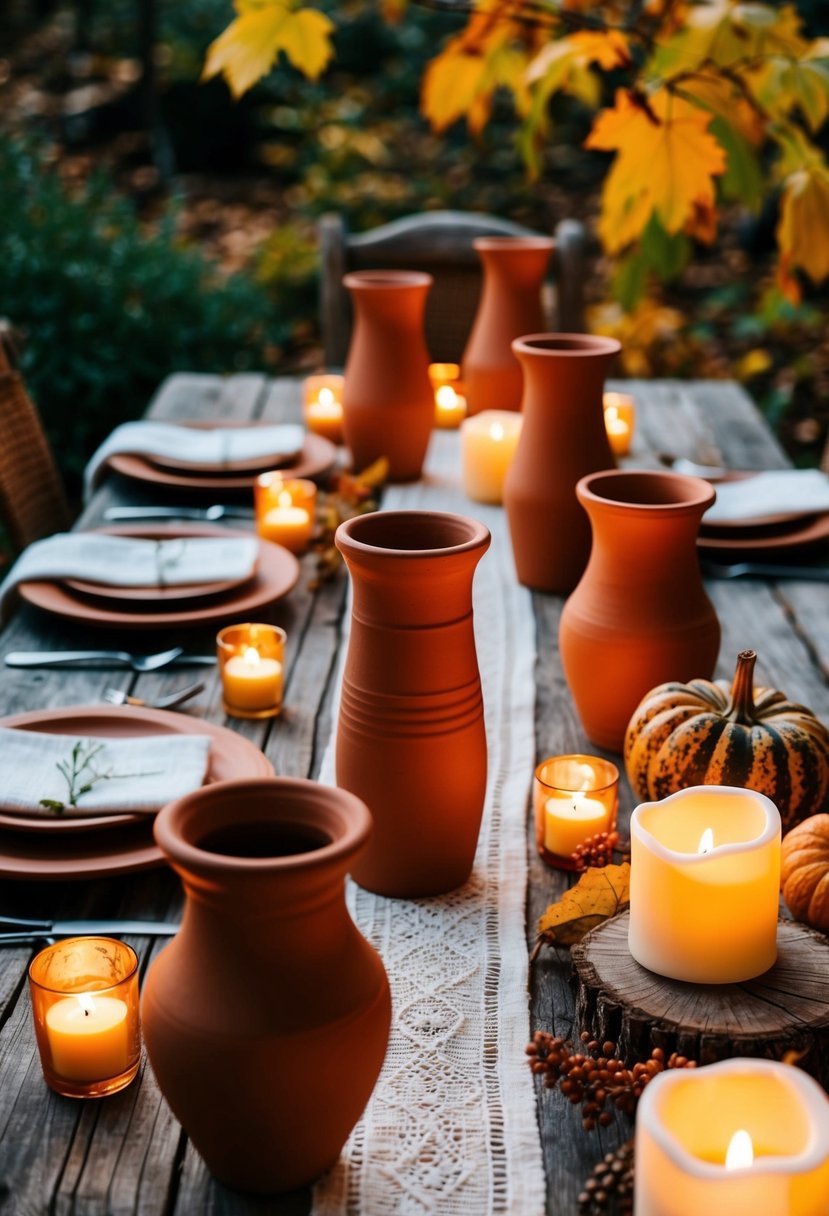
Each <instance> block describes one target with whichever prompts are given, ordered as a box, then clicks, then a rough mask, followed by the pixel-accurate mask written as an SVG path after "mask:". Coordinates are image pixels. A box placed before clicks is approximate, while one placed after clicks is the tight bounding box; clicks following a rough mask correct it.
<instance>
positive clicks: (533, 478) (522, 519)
mask: <svg viewBox="0 0 829 1216" xmlns="http://www.w3.org/2000/svg"><path fill="white" fill-rule="evenodd" d="M512 349H513V350H514V351H515V354H516V355H517V357H518V361H519V363H520V364H521V367H522V369H523V372H524V400H523V407H522V408H523V412H524V422H523V425H522V428H521V438H520V439H519V441H518V447H517V449H516V452H515V456H514V457H513V460H512V463H511V464H510V467H509V469H508V470H507V475H506V478H505V480H504V507H505V509H506V513H507V521H508V523H509V531H510V539H511V540H512V552H513V556H514V558H515V568H516V571H517V574H518V581H519V582H520V583H523V585H524V586H525V587H532V588H534V589H535V590H537V591H555V592H558V593H559V594H560V595H567V594H568V592H570V591H572V590H573V588H574V587H575V585H576V583H577V582H578V581H579V579H580V578H581V575H582V572H583V570H584V567H585V566H586V565H587V558H588V555H589V553H590V527H589V525H588V522H587V516H586V515H585V514H584V512H583V511H582V509H581V507H580V506H579V504H578V503H577V502H576V494H575V488H576V482H577V481H578V480H579V478H580V477H584V476H585V474H587V473H594V472H596V471H597V470H598V469H612V468H613V467H614V466H615V464H616V461H615V459H614V457H613V453H612V451H611V450H610V443H609V441H608V438H607V431H606V430H605V424H604V409H603V405H602V388H603V385H604V380H605V376H606V375H607V373H608V370H609V368H610V364H611V361H612V359H613V357H614V356H615V355H616V354H617V353H618V352H619V350H620V349H621V347H620V344H619V343H618V342H617V341H616V340H615V339H614V338H595V337H592V336H591V335H590V334H531V335H529V336H527V337H523V338H519V339H518V340H517V341H516V342H513V344H512Z"/></svg>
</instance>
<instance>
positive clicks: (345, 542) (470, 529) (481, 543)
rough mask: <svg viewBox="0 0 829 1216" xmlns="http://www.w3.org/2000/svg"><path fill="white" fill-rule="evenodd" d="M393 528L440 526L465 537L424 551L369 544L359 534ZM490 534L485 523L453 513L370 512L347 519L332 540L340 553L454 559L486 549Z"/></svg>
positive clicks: (427, 547) (468, 516)
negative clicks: (420, 524)
mask: <svg viewBox="0 0 829 1216" xmlns="http://www.w3.org/2000/svg"><path fill="white" fill-rule="evenodd" d="M378 520H379V521H380V527H382V528H386V527H393V525H394V524H395V522H398V521H400V522H402V523H404V524H406V523H421V522H422V523H424V524H432V525H435V526H436V528H437V527H440V526H441V525H442V526H443V527H445V528H447V529H449V528H455V529H456V530H457V531H458V532H459V533H462V532H465V533H466V537H465V539H463V540H459V541H458V542H457V543H456V544H448V545H432V546H426V547H425V548H420V549H412V548H404V547H402V546H400V547H397V546H394V545H378V544H372V543H370V542H369V541H367V540H365V539H362V540H361V539H360V533H361V532H368V533H369V534H370V533H371V531H372V529H373V528H375V527H377V526H378ZM490 539H491V538H490V532H489V528H487V526H486V524H482V523H481V522H480V520H478V519H473V518H472V516H471V515H456V514H455V513H454V512H452V511H370V512H367V513H366V514H364V515H355V516H353V517H352V518H351V519H347V520H346V521H345V522H344V523H341V524H340V526H339V527H338V528H337V531H336V534H335V537H334V541H335V543H336V545H337V548H338V549H340V550H346V549H347V550H348V552H349V553H355V554H356V553H359V554H363V555H365V556H367V557H368V556H371V555H374V554H378V553H381V554H383V555H384V556H388V557H404V558H423V557H429V556H435V555H438V554H439V555H440V556H454V555H457V554H461V553H471V552H474V551H475V550H477V549H483V548H486V547H487V546H488V545H489V542H490Z"/></svg>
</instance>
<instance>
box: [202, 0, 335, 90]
mask: <svg viewBox="0 0 829 1216" xmlns="http://www.w3.org/2000/svg"><path fill="white" fill-rule="evenodd" d="M236 11H237V12H238V14H239V16H238V17H237V18H236V20H235V21H232V22H231V23H230V25H229V26H228V27H227V29H226V30H224V32H223V33H221V34H220V35H219V37H218V38H217V39H216V40H215V41H214V42H212V43H211V44H210V46H209V47H208V50H207V59H206V62H205V65H204V71H203V73H202V78H203V79H205V80H209V79H210V77H211V76H217V75H219V73H221V74H222V75H223V76H224V78H225V80H226V81H227V83H228V85H229V86H230V90H231V92H232V93H233V96H234V97H237V98H238V97H241V96H242V94H243V93H245V92H247V90H248V89H249V88H251V86H252V85H254V84H256V82H257V80H261V79H262V77H263V76H266V75H267V73H268V72H269V71H270V70H271V68H272V67H273V65H274V62H275V61H276V57H277V55H278V54H279V52H280V51H283V52H284V53H285V54H286V55H287V57H288V59H289V60H290V61H291V63H292V64H293V65H294V67H295V68H298V69H299V71H301V72H303V73H304V75H306V76H308V77H310V78H311V79H312V80H316V78H317V77H318V76H319V74H320V72H322V70H323V69H324V68H325V67H326V65H327V63H328V61H329V60H330V58H331V56H332V54H333V47H332V44H331V37H330V35H331V31H332V30H333V28H334V25H333V22H331V21H330V20H329V18H328V17H326V16H325V14H324V13H321V12H318V11H317V10H316V9H311V8H295V7H293V5H292V4H291V3H288V2H286V0H237V4H236Z"/></svg>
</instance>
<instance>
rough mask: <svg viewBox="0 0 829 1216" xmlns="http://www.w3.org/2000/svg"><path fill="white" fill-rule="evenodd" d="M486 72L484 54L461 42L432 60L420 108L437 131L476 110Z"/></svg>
mask: <svg viewBox="0 0 829 1216" xmlns="http://www.w3.org/2000/svg"><path fill="white" fill-rule="evenodd" d="M485 73H486V60H485V59H484V57H483V55H482V54H481V53H480V52H479V51H477V50H471V51H469V50H467V49H466V48H465V47H463V46H460V45H457V44H450V45H449V46H447V47H446V49H445V50H443V51H441V53H440V54H439V55H438V56H437V57H436V58H435V59H433V60H432V61H431V63H430V64H429V66H428V67H427V69H426V71H425V73H424V76H423V86H422V90H421V100H420V108H421V111H422V112H423V115H424V117H426V118H427V119H428V120H429V122H430V123H431V124H432V126H433V127H434V129H435V130H436V131H445V130H446V128H447V127H450V126H451V125H452V123H453V122H455V121H456V120H457V119H458V118H462V117H463V116H464V114H466V113H467V112H468V111H469V110H471V109H472V107H473V105H474V104H475V102H476V101H477V100H478V95H479V91H480V87H481V82H482V81H483V79H484V76H485Z"/></svg>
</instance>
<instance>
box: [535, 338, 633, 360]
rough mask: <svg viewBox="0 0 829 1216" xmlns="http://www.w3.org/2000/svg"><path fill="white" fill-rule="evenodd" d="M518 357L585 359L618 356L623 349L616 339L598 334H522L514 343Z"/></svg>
mask: <svg viewBox="0 0 829 1216" xmlns="http://www.w3.org/2000/svg"><path fill="white" fill-rule="evenodd" d="M512 349H513V353H514V354H516V355H540V356H541V358H548V359H562V358H565V359H583V358H584V357H585V356H587V355H618V353H619V351H620V350H621V349H622V344H621V342H619V341H617V339H616V338H603V337H600V336H599V335H598V334H559V333H544V334H522V335H521V337H519V338H515V339H514V340H513V343H512Z"/></svg>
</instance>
